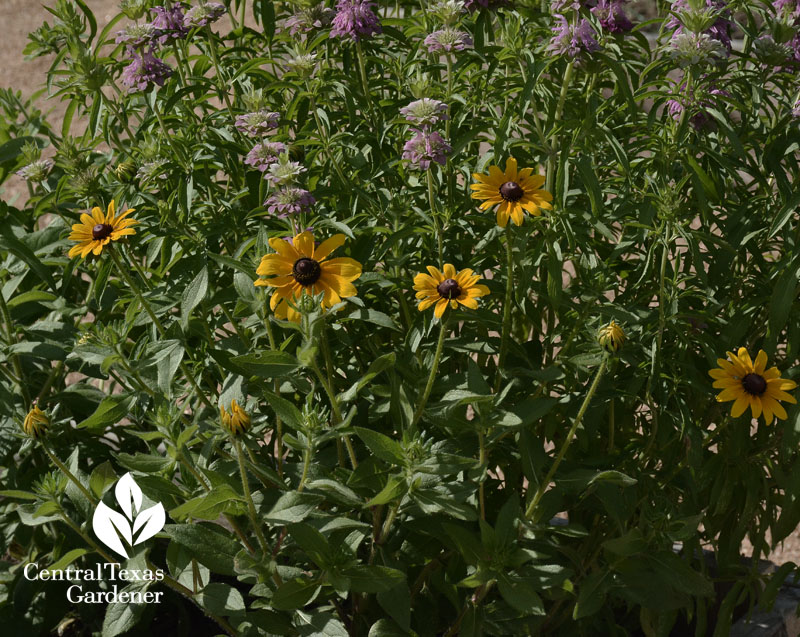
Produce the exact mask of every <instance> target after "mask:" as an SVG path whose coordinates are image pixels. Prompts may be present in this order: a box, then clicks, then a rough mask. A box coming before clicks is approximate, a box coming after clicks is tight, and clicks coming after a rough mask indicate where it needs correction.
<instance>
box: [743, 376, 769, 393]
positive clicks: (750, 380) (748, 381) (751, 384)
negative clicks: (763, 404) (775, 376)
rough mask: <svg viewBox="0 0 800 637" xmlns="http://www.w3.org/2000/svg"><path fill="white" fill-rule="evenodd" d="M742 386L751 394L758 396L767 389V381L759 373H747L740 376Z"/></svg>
mask: <svg viewBox="0 0 800 637" xmlns="http://www.w3.org/2000/svg"><path fill="white" fill-rule="evenodd" d="M742 387H744V390H745V391H746V392H747V393H748V394H750V395H752V396H760V395H761V394H763V393H764V392H765V391H767V381H766V380H764V377H763V376H761V375H760V374H748V375H747V376H745V377H744V378H742Z"/></svg>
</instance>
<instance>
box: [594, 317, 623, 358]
mask: <svg viewBox="0 0 800 637" xmlns="http://www.w3.org/2000/svg"><path fill="white" fill-rule="evenodd" d="M597 342H598V343H600V347H602V348H603V349H604V350H606V351H607V352H609V353H610V354H615V353H616V352H618V351H619V350H620V349H622V346H623V345H624V344H625V332H623V331H622V328H621V327H620V326H619V325H617V324H616V322H614V321H613V320H612V321H611V322H610V323H609V324H608V325H605V326H604V327H601V328H600V329H599V330H598V332H597Z"/></svg>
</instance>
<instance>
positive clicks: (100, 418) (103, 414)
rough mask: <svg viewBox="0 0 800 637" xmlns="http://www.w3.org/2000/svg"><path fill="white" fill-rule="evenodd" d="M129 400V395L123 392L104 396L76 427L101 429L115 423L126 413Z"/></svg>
mask: <svg viewBox="0 0 800 637" xmlns="http://www.w3.org/2000/svg"><path fill="white" fill-rule="evenodd" d="M131 401H132V399H131V397H130V396H125V395H123V394H117V395H115V396H106V397H105V398H103V400H102V401H101V402H100V404H99V405H98V406H97V409H95V411H94V413H93V414H92V415H91V416H89V417H88V418H87V419H86V420H84V421H83V422H81V423H80V424H79V425H78V429H90V430H103V429H105V428H106V427H108V426H109V425H115V424H117V423H118V422H119V421H120V420H122V419H123V418H125V416H127V415H128V408H129V407H130V403H131Z"/></svg>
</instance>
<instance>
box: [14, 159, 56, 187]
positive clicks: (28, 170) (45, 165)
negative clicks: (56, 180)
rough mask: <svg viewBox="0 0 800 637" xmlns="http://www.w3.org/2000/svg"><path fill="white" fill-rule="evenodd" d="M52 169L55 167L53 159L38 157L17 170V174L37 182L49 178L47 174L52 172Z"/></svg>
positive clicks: (26, 179)
mask: <svg viewBox="0 0 800 637" xmlns="http://www.w3.org/2000/svg"><path fill="white" fill-rule="evenodd" d="M52 169H53V160H52V159H37V160H36V161H34V162H31V163H30V164H28V165H27V166H25V167H24V168H20V169H19V170H18V171H17V175H19V176H20V177H22V178H23V179H24V180H25V181H29V182H31V183H34V184H37V183H39V182H41V181H44V180H45V179H47V175H49V174H50V171H51V170H52Z"/></svg>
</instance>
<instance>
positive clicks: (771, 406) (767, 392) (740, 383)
mask: <svg viewBox="0 0 800 637" xmlns="http://www.w3.org/2000/svg"><path fill="white" fill-rule="evenodd" d="M728 358H729V359H730V360H725V359H724V358H718V359H717V364H718V365H719V367H718V368H716V369H712V370H710V371H709V372H708V373H709V375H710V376H711V377H712V378H714V379H715V380H714V387H716V388H717V389H721V390H722V392H721V393H720V394H719V395H718V396H717V400H718V401H719V402H727V401H730V400H733V401H735V402H734V403H733V408H732V409H731V416H733V417H734V418H738V417H739V416H741V415H742V414H743V413H744V411H745V410H746V409H747V408H748V407H750V411H751V413H752V415H753V418H758V417H759V416H761V415H763V416H764V422H765V423H766V424H768V425H769V424H771V423H772V421H773V420H774V417H775V416H777V417H778V418H780V419H781V420H785V419H786V410H785V409H784V408H783V406H782V405H781V404H780V403H779V402H778V401H779V400H783V401H785V402H787V403H796V402H797V401H796V400H795V398H794V397H793V396H791V395H790V394H787V393H786V392H787V391H790V390H792V389H794V388H795V387H797V383H795V382H794V381H793V380H787V379H785V378H781V373H780V372H779V371H778V368H777V367H772V368H770V369H767V368H766V367H767V354H766V352H764V350H759V352H758V356H756V360H755V362H753V361H752V360H751V359H750V354H748V353H747V349H746V348H744V347H740V348H739V351H738V352H737V353H736V354H734V353H733V352H728Z"/></svg>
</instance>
